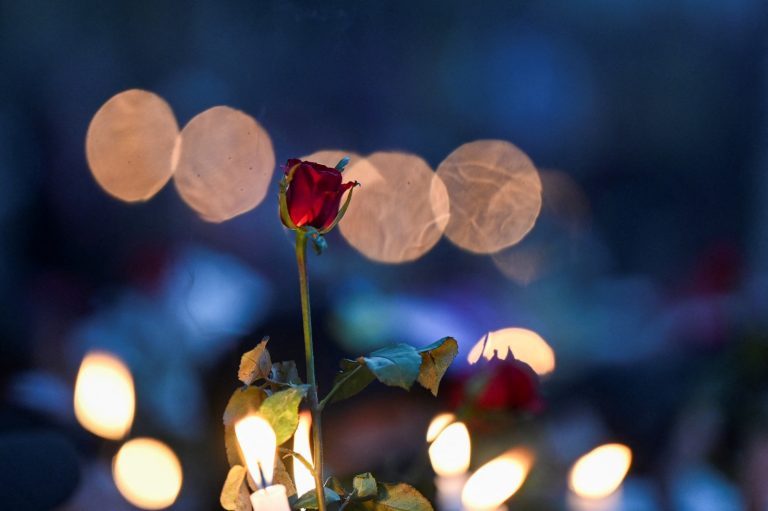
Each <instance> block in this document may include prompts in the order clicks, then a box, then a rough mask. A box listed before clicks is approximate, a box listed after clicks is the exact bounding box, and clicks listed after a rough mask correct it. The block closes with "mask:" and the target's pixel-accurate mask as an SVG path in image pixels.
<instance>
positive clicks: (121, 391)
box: [74, 352, 136, 440]
mask: <svg viewBox="0 0 768 511" xmlns="http://www.w3.org/2000/svg"><path fill="white" fill-rule="evenodd" d="M74 407H75V416H76V417H77V420H78V422H80V424H81V425H82V426H83V427H84V428H85V429H87V430H88V431H90V432H91V433H94V434H96V435H99V436H101V437H104V438H108V439H110V440H119V439H121V438H123V437H124V436H125V434H126V433H127V432H128V430H130V429H131V424H132V423H133V414H134V411H135V408H136V397H135V394H134V390H133V378H132V377H131V372H130V371H129V370H128V367H127V366H126V365H125V364H124V363H123V362H122V361H121V360H120V359H118V358H117V357H115V356H114V355H111V354H109V353H104V352H92V353H89V354H88V355H86V356H85V358H84V359H83V362H82V363H81V364H80V370H79V371H78V373H77V381H76V382H75V396H74Z"/></svg>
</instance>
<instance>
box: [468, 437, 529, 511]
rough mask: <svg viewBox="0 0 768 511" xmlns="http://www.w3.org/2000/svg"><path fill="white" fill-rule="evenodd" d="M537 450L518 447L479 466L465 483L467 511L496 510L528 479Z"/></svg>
mask: <svg viewBox="0 0 768 511" xmlns="http://www.w3.org/2000/svg"><path fill="white" fill-rule="evenodd" d="M532 463H533V454H531V453H530V452H529V451H527V450H524V449H515V450H512V451H509V452H506V453H504V454H502V455H501V456H499V457H497V458H494V459H493V460H491V461H489V462H488V463H486V464H485V465H483V466H482V467H480V468H479V469H477V470H476V471H475V472H474V473H473V474H472V475H471V476H470V478H469V480H468V481H467V484H465V485H464V490H463V491H462V494H461V502H462V504H464V509H466V510H467V511H494V510H496V509H498V508H500V507H501V505H502V504H504V502H505V501H506V500H507V499H509V498H510V497H512V495H514V494H515V493H517V490H519V489H520V487H521V486H522V485H523V483H524V482H525V479H526V477H528V472H529V471H530V469H531V464H532Z"/></svg>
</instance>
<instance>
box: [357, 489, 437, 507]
mask: <svg viewBox="0 0 768 511" xmlns="http://www.w3.org/2000/svg"><path fill="white" fill-rule="evenodd" d="M347 510H349V511H434V509H433V508H432V504H430V503H429V501H428V500H427V499H426V497H424V495H422V494H421V493H419V492H418V490H416V488H414V487H413V486H411V485H409V484H405V483H396V484H387V483H379V485H378V493H377V495H376V498H375V499H372V500H363V501H356V500H353V501H350V502H349V504H348V505H347Z"/></svg>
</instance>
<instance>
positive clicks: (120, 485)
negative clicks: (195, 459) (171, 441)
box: [112, 438, 183, 509]
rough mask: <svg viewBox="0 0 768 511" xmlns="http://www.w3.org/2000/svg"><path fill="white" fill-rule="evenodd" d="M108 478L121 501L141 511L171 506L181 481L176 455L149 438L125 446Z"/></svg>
mask: <svg viewBox="0 0 768 511" xmlns="http://www.w3.org/2000/svg"><path fill="white" fill-rule="evenodd" d="M112 475H113V477H114V479H115V484H116V485H117V489H118V490H120V493H121V494H122V495H123V497H125V499H126V500H127V501H128V502H130V503H131V504H133V505H134V506H136V507H139V508H141V509H164V508H166V507H168V506H170V505H171V504H173V503H174V502H175V501H176V497H178V495H179V491H180V490H181V484H182V480H183V474H182V470H181V463H179V459H178V458H177V457H176V454H175V453H174V452H173V451H172V450H171V448H170V447H168V446H167V445H165V444H164V443H162V442H160V441H158V440H154V439H152V438H135V439H133V440H130V441H128V442H126V443H125V444H124V445H123V446H122V447H121V448H120V450H119V451H118V452H117V455H116V456H115V459H114V462H113V464H112Z"/></svg>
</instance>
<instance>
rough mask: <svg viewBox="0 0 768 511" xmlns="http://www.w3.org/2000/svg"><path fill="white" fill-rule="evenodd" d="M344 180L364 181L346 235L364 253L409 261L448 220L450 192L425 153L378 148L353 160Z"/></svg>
mask: <svg viewBox="0 0 768 511" xmlns="http://www.w3.org/2000/svg"><path fill="white" fill-rule="evenodd" d="M344 178H345V180H356V181H358V182H359V183H360V184H361V186H360V187H359V188H357V189H356V190H355V195H354V198H353V199H352V203H351V205H350V206H349V210H348V211H347V214H346V216H345V217H344V219H343V220H342V221H341V223H340V224H339V225H340V228H341V234H342V235H343V236H344V238H345V239H346V240H347V241H348V242H349V243H350V244H351V245H352V246H353V247H355V248H356V249H357V250H358V251H359V252H360V253H362V254H363V255H364V256H366V257H368V258H369V259H372V260H374V261H378V262H383V263H404V262H408V261H413V260H415V259H418V258H419V257H421V256H423V255H424V254H426V253H427V252H428V251H429V250H430V249H431V248H432V247H433V246H434V245H435V244H436V243H437V242H438V241H439V240H440V237H441V236H442V234H443V230H444V229H445V226H446V224H447V223H448V194H447V192H446V189H445V186H444V185H443V183H442V181H440V179H439V178H438V177H437V175H436V174H435V173H434V172H433V171H432V169H431V168H430V167H429V165H428V164H427V163H426V162H425V161H424V160H423V159H421V158H420V157H418V156H416V155H413V154H407V153H398V152H378V153H374V154H372V155H371V156H369V157H368V158H365V159H361V160H359V161H357V162H353V163H352V164H351V165H350V166H349V167H348V170H347V171H346V172H344Z"/></svg>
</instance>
